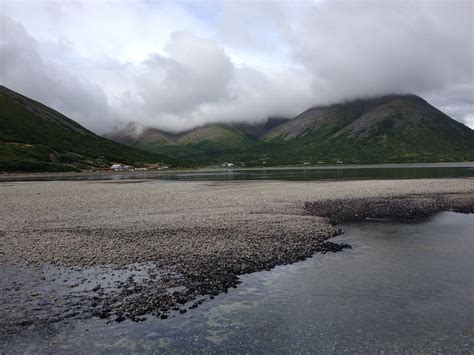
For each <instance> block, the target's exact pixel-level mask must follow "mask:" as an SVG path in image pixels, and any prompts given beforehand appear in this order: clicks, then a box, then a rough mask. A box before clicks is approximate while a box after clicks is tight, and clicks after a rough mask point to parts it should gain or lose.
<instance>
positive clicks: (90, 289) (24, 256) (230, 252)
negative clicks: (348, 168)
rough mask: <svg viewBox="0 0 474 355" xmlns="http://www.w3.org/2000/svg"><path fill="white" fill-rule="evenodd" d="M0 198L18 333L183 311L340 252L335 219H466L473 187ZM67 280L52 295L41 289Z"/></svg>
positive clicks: (125, 185) (86, 190)
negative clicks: (444, 214) (263, 275)
mask: <svg viewBox="0 0 474 355" xmlns="http://www.w3.org/2000/svg"><path fill="white" fill-rule="evenodd" d="M0 200H1V201H2V204H1V206H0V251H1V252H0V263H2V269H3V270H4V271H3V272H2V273H3V275H2V278H1V279H2V281H1V285H0V286H1V288H2V292H1V293H2V295H3V296H0V302H1V303H2V304H3V306H0V307H1V308H0V315H1V317H0V318H2V319H3V320H2V321H0V322H1V324H0V328H1V329H2V330H4V331H15V329H18V328H21V327H24V326H35V325H40V324H44V323H47V322H50V321H53V320H58V319H61V318H65V317H77V318H86V317H92V316H95V317H100V318H107V319H114V320H117V321H121V320H123V319H125V318H130V319H133V320H140V319H143V317H144V316H147V315H149V314H153V315H155V316H159V317H162V318H166V317H167V316H168V314H169V313H170V312H172V311H175V312H181V313H183V312H186V311H187V310H188V309H190V308H191V309H192V308H194V307H197V306H198V305H199V304H200V302H202V301H204V300H205V299H206V298H207V297H210V298H212V297H213V295H217V294H218V293H220V292H225V291H226V290H228V289H229V288H230V287H235V286H236V285H237V284H238V283H239V278H238V276H239V275H241V274H245V273H249V272H254V271H259V270H263V269H269V268H272V267H273V266H275V265H280V264H287V263H291V262H295V261H298V260H302V259H304V258H306V257H309V256H311V255H313V254H314V253H316V252H328V251H338V250H341V249H342V248H345V247H347V245H338V244H334V243H331V242H329V241H327V239H329V238H331V237H333V236H335V235H337V234H339V233H341V231H340V230H339V229H338V227H337V226H336V225H334V224H335V223H334V221H335V220H341V219H351V217H354V216H356V215H357V216H358V217H360V218H366V217H376V218H380V217H401V218H403V219H410V218H412V219H413V218H414V217H417V216H420V217H425V218H426V217H428V216H429V215H430V214H432V213H435V212H436V211H439V210H459V211H461V212H472V211H474V208H473V205H474V180H473V179H424V180H377V181H345V182H341V181H339V182H278V181H277V182H275V181H272V182H270V181H265V182H251V181H246V182H226V183H222V182H220V183H209V182H185V183H182V182H164V181H158V180H150V181H140V180H133V181H120V182H114V181H107V182H101V181H61V182H59V181H55V182H14V183H1V184H0ZM407 217H408V218H407ZM131 264H133V265H135V266H133V267H132V271H130V270H129V271H127V273H128V274H127V275H129V276H128V277H127V278H126V279H123V278H121V279H120V278H119V279H117V280H113V275H114V274H120V273H121V272H122V273H123V272H124V271H123V269H124V268H129V269H130V265H131ZM51 267H52V268H55V269H54V271H45V268H51ZM71 270H75V271H74V272H75V273H76V275H75V276H74V277H69V279H67V280H66V281H64V287H63V288H64V289H61V292H59V291H55V292H54V294H53V295H51V293H47V292H45V291H44V290H45V289H48V290H51V289H57V288H58V287H59V286H58V285H57V279H59V278H62V279H65V278H64V275H66V274H68V273H71ZM91 270H95V271H94V272H95V273H96V274H95V276H93V277H92V276H88V275H90V271H91ZM117 270H118V271H117ZM143 273H145V274H146V277H137V275H138V276H139V275H140V274H143ZM25 275H26V276H25ZM111 279H112V284H111V283H110V282H105V281H110V280H111ZM101 280H105V281H101ZM33 285H34V287H33ZM48 285H49V286H48ZM48 287H49V288H48ZM33 288H34V290H33ZM59 288H60V287H59ZM25 293H26V294H28V295H29V296H28V297H27V299H26V300H23V301H20V302H23V303H24V304H25V305H26V306H25V307H23V308H22V311H18V309H19V308H21V307H20V305H18V303H17V302H15V301H14V300H20V299H21V297H23V296H21V297H20V295H24V294H25ZM2 298H4V299H3V300H2ZM7 298H8V299H7ZM12 300H13V301H12ZM71 309H74V311H73V312H71Z"/></svg>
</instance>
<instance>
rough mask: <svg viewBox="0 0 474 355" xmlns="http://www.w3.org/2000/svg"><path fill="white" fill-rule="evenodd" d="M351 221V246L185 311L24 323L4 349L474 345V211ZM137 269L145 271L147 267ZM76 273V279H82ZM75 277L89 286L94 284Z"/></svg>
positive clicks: (423, 349) (372, 349)
mask: <svg viewBox="0 0 474 355" xmlns="http://www.w3.org/2000/svg"><path fill="white" fill-rule="evenodd" d="M341 227H342V229H343V230H344V231H345V234H343V235H341V236H338V237H336V238H333V239H331V241H333V242H338V243H348V244H350V245H351V246H352V249H345V250H343V251H342V252H339V253H327V254H324V255H322V254H316V255H315V256H313V257H312V258H310V259H307V260H306V261H302V262H297V263H294V264H291V265H285V266H277V267H275V268H274V269H272V270H270V271H262V272H256V273H252V274H247V275H243V276H241V277H240V278H241V281H242V283H241V284H240V285H238V286H237V288H233V289H230V290H229V291H228V292H227V293H225V294H220V295H218V296H216V297H215V298H214V299H212V300H208V301H206V302H204V303H202V304H201V305H200V306H199V307H197V308H195V309H190V310H188V311H187V312H186V313H184V314H179V313H177V312H176V313H174V314H172V315H170V317H169V318H168V319H159V318H156V317H147V319H146V320H145V321H142V322H138V323H137V322H132V321H130V320H125V321H123V322H120V323H117V322H110V321H107V320H101V319H97V318H92V319H85V320H79V319H77V318H71V319H65V320H60V321H58V322H55V323H50V324H48V325H47V326H44V327H33V326H28V325H25V326H24V327H23V328H22V329H21V330H19V331H17V332H15V333H13V334H8V336H3V335H0V344H1V346H0V352H2V353H3V352H4V353H16V352H21V353H23V352H32V353H38V352H52V353H65V352H72V353H84V352H102V353H116V352H159V353H214V352H227V353H315V352H316V353H317V352H319V353H321V352H324V353H342V352H350V353H381V352H386V353H460V354H463V353H465V354H471V353H472V352H473V351H474V327H473V326H472V325H473V324H474V214H457V213H452V212H441V213H438V214H436V215H435V216H433V217H431V218H430V219H428V220H427V221H424V222H417V223H399V222H393V221H390V220H371V221H366V222H358V223H353V224H344V225H342V226H341ZM131 269H132V270H131V271H128V272H133V273H134V274H135V277H141V273H140V272H141V271H140V270H146V265H141V266H135V267H131ZM133 269H135V270H133ZM43 272H46V273H51V272H53V273H54V272H55V271H54V270H51V269H48V270H43ZM89 272H90V273H93V271H90V270H89ZM96 272H97V276H94V275H93V277H92V279H93V280H94V281H97V280H98V279H100V280H103V281H102V282H104V283H112V284H113V282H115V281H117V280H120V279H121V276H120V275H116V276H114V277H116V279H111V280H110V279H102V277H104V276H100V275H101V272H105V271H104V270H102V271H100V270H99V271H97V270H96ZM5 273H8V271H5V270H4V271H2V274H3V275H4V276H5ZM108 274H110V272H108ZM70 275H71V276H70V279H71V280H69V279H68V281H67V282H66V283H68V282H69V283H71V282H74V281H73V279H74V277H77V275H76V274H74V272H71V273H70ZM122 276H124V275H122ZM126 276H127V277H129V276H130V275H129V274H127V275H126ZM34 277H36V276H34ZM58 281H60V282H63V283H64V281H63V280H55V282H54V283H52V284H51V285H52V287H53V288H54V287H57V289H58V290H59V289H60V288H61V287H62V286H61V287H60V286H59V284H60V282H58ZM23 282H34V280H23ZM54 285H57V286H54ZM77 287H78V288H79V289H78V293H80V292H87V290H88V289H87V288H88V287H91V286H87V285H85V286H77ZM111 287H112V286H111ZM58 290H56V291H57V292H59V291H58ZM13 301H14V300H12V302H13ZM22 302H23V303H24V304H28V297H24V299H19V300H18V308H19V309H20V308H21V306H22ZM66 307H68V306H67V305H66ZM45 309H47V308H45ZM25 311H28V309H27V308H26V309H25Z"/></svg>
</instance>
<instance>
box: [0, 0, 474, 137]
mask: <svg viewBox="0 0 474 355" xmlns="http://www.w3.org/2000/svg"><path fill="white" fill-rule="evenodd" d="M473 3H474V1H471V0H466V1H456V0H449V1H448V0H446V1H410V0H405V1H381V0H374V1H364V0H360V1H358V0H349V1H337V0H336V1H334V0H327V1H324V0H323V1H283V2H276V1H262V2H258V1H254V0H252V1H250V0H249V1H226V2H224V1H183V2H178V1H169V2H167V1H154V0H153V1H139V0H130V1H100V0H96V1H91V0H89V1H86V0H77V1H67V0H61V1H57V2H55V1H23V0H14V1H11V0H0V84H2V85H5V86H7V87H9V88H11V89H13V90H16V91H19V92H20V93H22V94H24V95H27V96H29V97H31V98H34V99H37V100H39V101H41V102H43V103H45V104H47V105H49V106H51V107H53V108H55V109H57V110H59V111H61V112H63V113H65V114H67V115H68V116H70V117H71V118H73V119H75V120H77V121H78V122H79V123H81V124H83V125H84V126H86V127H87V128H89V129H91V130H93V131H95V132H97V133H104V132H107V131H109V130H111V129H113V128H114V127H116V126H117V125H119V124H126V123H128V122H138V123H140V124H141V125H143V126H153V127H157V128H162V129H167V130H175V131H179V130H184V129H188V128H192V127H195V126H198V125H201V124H204V123H207V122H223V121H247V122H256V121H259V120H262V119H265V118H266V117H269V116H285V117H292V116H294V115H296V114H298V113H300V112H301V111H303V110H305V109H307V108H308V107H311V106H314V105H318V104H330V103H335V102H339V101H342V100H347V99H352V98H358V97H366V96H376V95H382V94H388V93H415V94H418V95H420V96H422V97H424V98H425V99H427V100H428V101H429V102H430V103H432V104H433V105H435V106H437V107H438V108H440V109H441V110H442V111H444V112H446V113H447V114H449V115H451V116H452V117H453V118H455V119H457V120H459V121H461V122H464V123H466V124H467V125H469V126H470V127H471V128H474V112H473V104H474V84H473V81H474V68H473V66H474V57H473V51H474V14H473V12H474V9H473Z"/></svg>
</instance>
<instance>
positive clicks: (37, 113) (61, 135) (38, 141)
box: [0, 86, 175, 171]
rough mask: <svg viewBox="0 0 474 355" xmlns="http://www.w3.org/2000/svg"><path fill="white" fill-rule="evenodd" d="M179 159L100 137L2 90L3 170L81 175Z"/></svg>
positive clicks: (0, 154)
mask: <svg viewBox="0 0 474 355" xmlns="http://www.w3.org/2000/svg"><path fill="white" fill-rule="evenodd" d="M157 161H159V162H161V161H165V162H167V163H170V164H172V163H175V160H174V159H170V158H167V157H165V156H162V155H157V154H154V153H150V152H145V151H141V150H138V149H134V148H130V147H127V146H124V145H121V144H118V143H116V142H113V141H111V140H108V139H105V138H102V137H99V136H97V135H95V134H94V133H92V132H90V131H88V130H87V129H85V128H84V127H82V126H81V125H79V124H78V123H76V122H74V121H73V120H71V119H69V118H67V117H66V116H64V115H62V114H60V113H59V112H57V111H55V110H52V109H51V108H49V107H47V106H45V105H43V104H41V103H39V102H36V101H34V100H31V99H29V98H27V97H25V96H22V95H20V94H17V93H16V92H14V91H11V90H9V89H7V88H5V87H3V86H0V171H77V170H82V169H93V168H101V167H108V166H110V164H111V163H112V162H120V163H125V164H137V165H140V164H143V163H146V162H157Z"/></svg>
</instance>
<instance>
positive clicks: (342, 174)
mask: <svg viewBox="0 0 474 355" xmlns="http://www.w3.org/2000/svg"><path fill="white" fill-rule="evenodd" d="M452 177H474V163H443V164H442V163H439V164H430V163H426V164H381V165H332V166H325V165H324V166H308V167H297V168H290V167H284V168H253V169H250V168H249V169H242V168H239V169H224V168H216V169H206V170H204V169H203V170H186V171H135V172H126V173H79V174H78V173H50V174H30V175H0V181H28V180H35V181H43V180H44V181H51V180H125V179H140V180H141V179H160V180H178V181H227V180H231V181H232V180H297V181H311V180H349V179H419V178H452Z"/></svg>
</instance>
